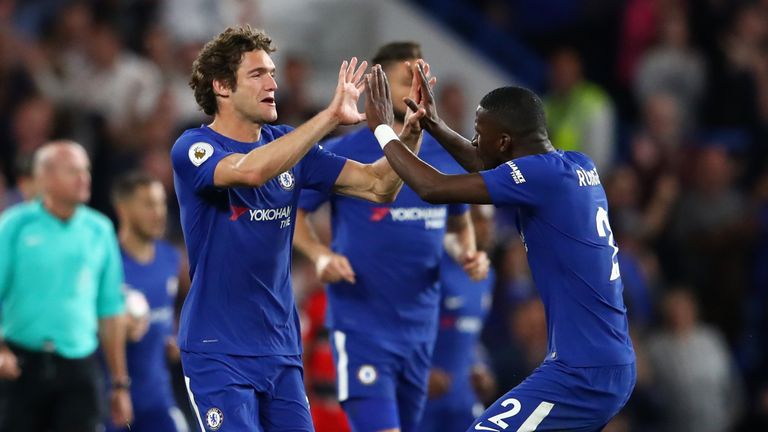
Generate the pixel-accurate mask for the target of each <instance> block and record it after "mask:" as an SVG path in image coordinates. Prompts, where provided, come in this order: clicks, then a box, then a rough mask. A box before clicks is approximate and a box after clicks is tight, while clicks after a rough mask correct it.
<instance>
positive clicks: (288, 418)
mask: <svg viewBox="0 0 768 432" xmlns="http://www.w3.org/2000/svg"><path fill="white" fill-rule="evenodd" d="M276 369H277V370H276V371H275V374H274V381H273V384H274V387H273V388H272V389H271V391H269V392H267V393H264V394H261V395H259V420H260V422H261V424H262V426H263V428H264V430H265V431H267V432H271V431H274V432H314V430H315V429H314V427H313V425H312V415H311V414H310V411H309V401H308V399H307V394H306V392H305V390H304V376H303V372H302V369H301V366H300V364H296V365H291V364H288V365H277V367H276Z"/></svg>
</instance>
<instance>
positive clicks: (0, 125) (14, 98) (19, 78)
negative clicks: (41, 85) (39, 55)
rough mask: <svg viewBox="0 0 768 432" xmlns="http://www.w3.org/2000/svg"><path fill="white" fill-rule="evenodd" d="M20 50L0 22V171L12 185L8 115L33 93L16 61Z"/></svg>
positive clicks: (13, 151)
mask: <svg viewBox="0 0 768 432" xmlns="http://www.w3.org/2000/svg"><path fill="white" fill-rule="evenodd" d="M19 54H20V50H19V49H18V43H17V41H16V40H15V37H14V35H13V33H11V31H10V28H9V27H5V26H3V25H0V153H2V155H3V157H2V158H0V171H2V172H3V173H4V174H5V180H6V181H7V182H9V183H11V184H12V182H13V179H14V177H15V175H14V172H13V168H14V167H13V165H12V163H13V161H14V158H15V155H16V148H15V146H14V138H13V130H12V129H13V126H12V123H13V121H12V119H11V118H12V117H13V115H12V114H13V113H14V112H15V111H16V109H17V107H18V106H19V104H20V103H22V102H23V101H24V100H26V99H27V98H29V96H30V94H32V93H34V90H35V87H34V83H33V82H32V78H31V77H30V76H29V73H28V71H27V70H26V69H25V68H24V65H23V64H22V62H20V61H19V57H20V55H19Z"/></svg>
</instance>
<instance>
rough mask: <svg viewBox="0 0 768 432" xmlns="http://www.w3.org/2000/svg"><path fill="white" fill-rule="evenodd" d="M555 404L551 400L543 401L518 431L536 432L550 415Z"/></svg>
mask: <svg viewBox="0 0 768 432" xmlns="http://www.w3.org/2000/svg"><path fill="white" fill-rule="evenodd" d="M554 406H555V404H553V403H551V402H542V403H540V404H539V406H537V407H536V409H535V410H534V411H533V412H532V413H531V415H530V416H528V418H527V419H525V422H524V423H523V424H521V425H520V427H519V428H518V429H517V432H534V431H536V428H537V427H539V425H540V424H541V422H542V421H544V418H545V417H546V416H548V415H549V412H550V411H552V408H553V407H554Z"/></svg>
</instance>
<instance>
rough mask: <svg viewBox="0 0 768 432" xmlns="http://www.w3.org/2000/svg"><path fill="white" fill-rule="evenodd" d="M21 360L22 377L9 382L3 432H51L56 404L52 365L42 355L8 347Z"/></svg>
mask: <svg viewBox="0 0 768 432" xmlns="http://www.w3.org/2000/svg"><path fill="white" fill-rule="evenodd" d="M8 345H9V348H11V350H12V351H13V352H14V354H15V355H16V356H17V359H18V362H19V367H20V368H21V375H20V376H19V377H18V378H17V379H16V380H14V381H9V382H7V386H6V389H7V391H8V395H7V400H6V402H7V404H6V410H5V414H4V416H3V418H2V419H0V421H2V424H0V432H16V431H24V432H27V431H30V432H36V431H41V432H43V431H47V430H48V428H49V427H50V424H51V421H52V417H53V416H52V415H51V413H52V411H53V403H54V395H55V392H54V389H53V379H52V377H51V376H50V375H51V374H50V373H49V371H50V370H51V369H50V367H51V365H52V363H50V360H51V359H50V358H46V357H45V356H44V355H42V354H40V353H32V352H28V351H26V350H22V349H20V348H18V347H16V346H13V345H11V344H8Z"/></svg>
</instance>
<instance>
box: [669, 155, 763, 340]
mask: <svg viewBox="0 0 768 432" xmlns="http://www.w3.org/2000/svg"><path fill="white" fill-rule="evenodd" d="M691 165H692V168H693V172H692V181H691V184H690V185H689V188H687V189H685V190H684V191H683V193H682V194H681V196H680V199H679V200H678V202H677V204H676V207H675V209H674V210H673V216H672V218H671V221H670V235H669V238H668V239H666V240H667V241H668V242H669V241H671V242H672V245H673V249H672V250H668V251H666V252H667V255H666V264H667V269H666V270H667V274H669V275H673V276H676V277H678V278H679V279H678V280H683V281H686V282H688V283H690V284H691V285H692V286H693V287H694V288H695V289H696V292H697V294H698V299H699V300H700V301H701V306H702V312H703V316H704V318H705V319H706V320H708V321H709V322H712V323H713V324H716V325H717V326H718V327H719V328H720V330H721V331H723V332H724V333H725V335H726V336H727V337H728V339H729V340H734V338H735V337H736V335H737V334H738V332H739V330H740V328H741V324H742V322H741V321H742V314H741V312H740V309H741V299H742V296H743V295H744V294H745V286H746V283H747V281H746V274H747V268H746V263H747V260H746V252H747V250H746V246H747V242H748V241H749V237H750V236H751V234H750V232H749V231H748V227H747V226H746V224H745V220H746V216H747V207H746V201H745V198H744V196H743V194H742V193H741V192H740V191H739V190H738V189H737V188H736V186H735V184H734V177H735V169H736V167H735V166H734V162H733V160H732V159H731V156H730V155H729V154H728V153H727V151H726V150H725V149H723V148H722V147H720V146H718V145H717V144H713V145H708V146H705V147H704V148H702V149H700V150H699V151H698V154H696V155H695V157H694V159H693V163H692V164H691ZM670 252H671V253H670ZM673 260H676V263H675V261H673ZM675 264H677V265H675Z"/></svg>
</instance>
